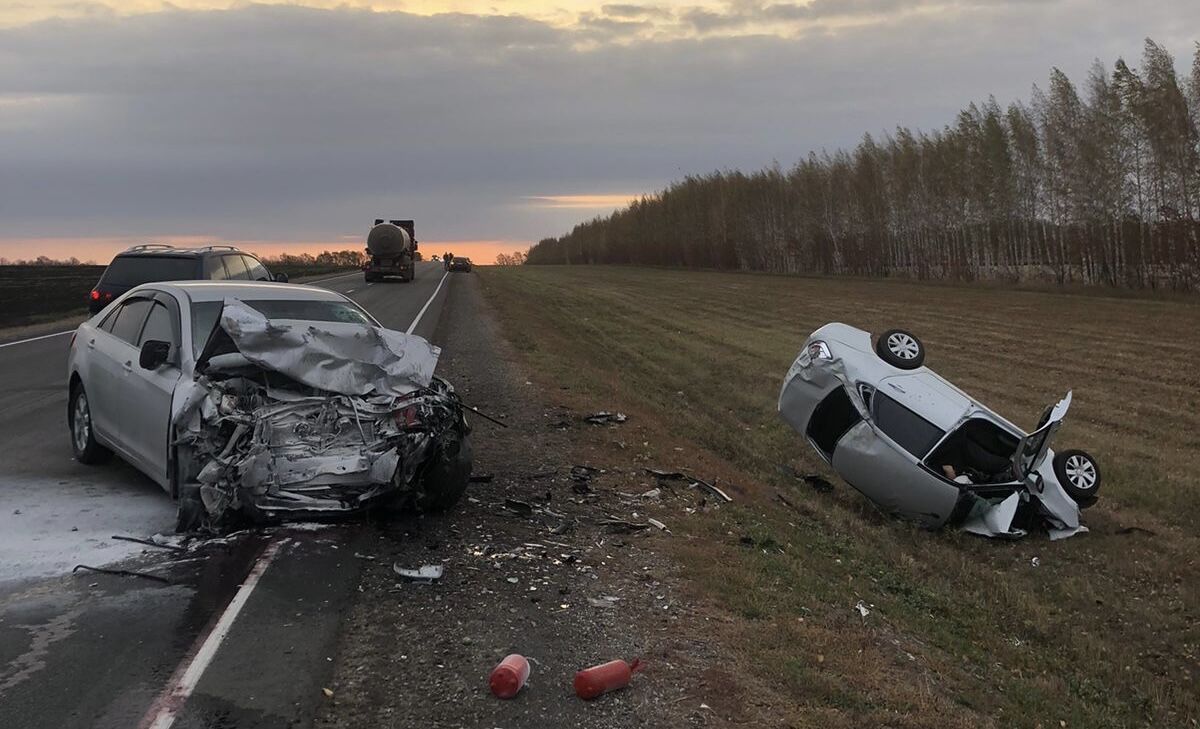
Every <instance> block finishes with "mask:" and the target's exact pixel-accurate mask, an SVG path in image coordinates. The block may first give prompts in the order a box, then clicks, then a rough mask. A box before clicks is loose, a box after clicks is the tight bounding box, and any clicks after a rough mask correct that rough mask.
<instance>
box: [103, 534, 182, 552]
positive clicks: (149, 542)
mask: <svg viewBox="0 0 1200 729" xmlns="http://www.w3.org/2000/svg"><path fill="white" fill-rule="evenodd" d="M112 538H113V539H119V540H121V541H122V542H133V543H134V544H144V545H146V546H147V547H158V548H159V549H169V550H171V551H172V552H186V551H187V549H186V548H185V547H180V546H179V545H177V544H168V543H165V542H156V541H154V540H153V539H138V538H137V537H123V536H121V535H119V534H114V535H113V537H112Z"/></svg>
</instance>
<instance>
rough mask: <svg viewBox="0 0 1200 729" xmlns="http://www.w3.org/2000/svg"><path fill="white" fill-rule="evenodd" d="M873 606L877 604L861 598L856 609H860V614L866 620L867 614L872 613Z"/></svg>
mask: <svg viewBox="0 0 1200 729" xmlns="http://www.w3.org/2000/svg"><path fill="white" fill-rule="evenodd" d="M873 607H875V606H874V605H868V604H867V603H866V602H865V601H863V600H859V601H858V604H857V605H855V606H854V609H855V610H857V611H858V614H859V616H860V617H861V618H862V619H863V620H866V618H867V616H868V615H870V614H871V608H873Z"/></svg>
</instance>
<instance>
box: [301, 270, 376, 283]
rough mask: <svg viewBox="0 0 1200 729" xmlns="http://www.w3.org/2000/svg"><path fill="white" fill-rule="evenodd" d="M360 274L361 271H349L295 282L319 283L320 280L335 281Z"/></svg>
mask: <svg viewBox="0 0 1200 729" xmlns="http://www.w3.org/2000/svg"><path fill="white" fill-rule="evenodd" d="M361 275H362V271H351V272H350V273H339V274H338V275H336V276H330V277H329V278H318V279H313V280H312V281H297V282H296V283H302V284H315V283H321V282H322V281H336V280H337V279H339V278H346V277H348V276H361Z"/></svg>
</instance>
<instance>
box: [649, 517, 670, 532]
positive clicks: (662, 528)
mask: <svg viewBox="0 0 1200 729" xmlns="http://www.w3.org/2000/svg"><path fill="white" fill-rule="evenodd" d="M646 521H647V522H648V523H649V524H650V526H652V527H654V528H655V529H658V530H659V531H663V532H668V533H670V531H671V530H670V529H668V528H667V525H666V524H663V523H662V522H661V521H659V520H658V519H651V518H649V517H647V518H646Z"/></svg>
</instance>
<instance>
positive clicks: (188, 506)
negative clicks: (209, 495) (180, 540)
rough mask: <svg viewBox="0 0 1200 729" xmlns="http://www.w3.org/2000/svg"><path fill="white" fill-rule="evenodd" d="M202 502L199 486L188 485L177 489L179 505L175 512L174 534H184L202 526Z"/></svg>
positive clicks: (203, 515) (195, 484) (203, 514)
mask: <svg viewBox="0 0 1200 729" xmlns="http://www.w3.org/2000/svg"><path fill="white" fill-rule="evenodd" d="M204 517H205V511H204V501H203V500H202V499H201V498H200V484H198V483H189V484H185V485H183V486H180V487H179V505H178V507H177V508H176V510H175V532H176V533H177V534H186V533H188V532H194V531H197V530H198V529H200V527H202V526H204Z"/></svg>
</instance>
